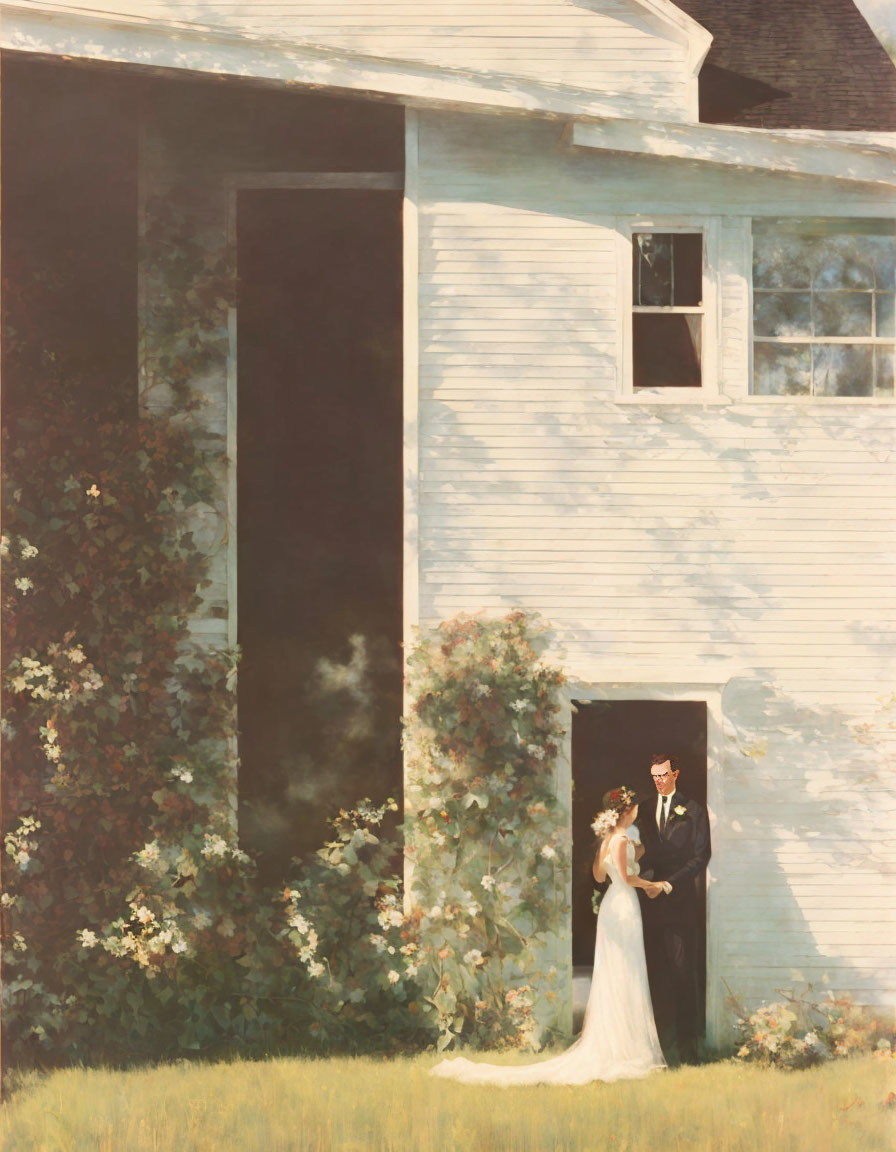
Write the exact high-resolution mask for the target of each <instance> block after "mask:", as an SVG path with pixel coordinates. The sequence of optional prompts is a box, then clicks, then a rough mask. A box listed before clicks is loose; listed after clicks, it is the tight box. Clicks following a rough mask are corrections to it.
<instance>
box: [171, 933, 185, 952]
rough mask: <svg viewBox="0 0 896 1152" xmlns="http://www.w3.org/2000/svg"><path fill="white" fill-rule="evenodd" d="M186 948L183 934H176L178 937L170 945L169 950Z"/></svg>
mask: <svg viewBox="0 0 896 1152" xmlns="http://www.w3.org/2000/svg"><path fill="white" fill-rule="evenodd" d="M186 950H187V942H186V940H184V938H183V936H178V938H177V939H176V940H175V941H174V943H173V944H172V945H171V951H172V952H186Z"/></svg>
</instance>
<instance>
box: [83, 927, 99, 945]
mask: <svg viewBox="0 0 896 1152" xmlns="http://www.w3.org/2000/svg"><path fill="white" fill-rule="evenodd" d="M78 940H79V941H80V943H81V947H82V948H95V947H96V945H97V944H98V943H99V941H98V940H97V936H96V933H95V932H91V930H90V929H89V928H82V929H81V931H80V932H79V933H78Z"/></svg>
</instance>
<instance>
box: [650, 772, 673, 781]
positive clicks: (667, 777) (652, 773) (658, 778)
mask: <svg viewBox="0 0 896 1152" xmlns="http://www.w3.org/2000/svg"><path fill="white" fill-rule="evenodd" d="M650 775H651V778H652V779H654V780H668V779H669V777H670V776H671V775H672V773H671V772H664V773H663V774H662V776H657V775H656V774H655V773H654V772H651V773H650Z"/></svg>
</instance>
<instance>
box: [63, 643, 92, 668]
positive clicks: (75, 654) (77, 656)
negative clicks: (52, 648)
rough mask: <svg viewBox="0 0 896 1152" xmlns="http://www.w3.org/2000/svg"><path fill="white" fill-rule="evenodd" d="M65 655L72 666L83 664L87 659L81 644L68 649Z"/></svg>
mask: <svg viewBox="0 0 896 1152" xmlns="http://www.w3.org/2000/svg"><path fill="white" fill-rule="evenodd" d="M65 654H66V656H67V657H68V658H69V660H71V662H72V664H83V663H84V661H85V660H86V659H87V657H86V656H85V655H84V650H83V649H82V647H81V645H80V644H76V645H75V646H74V647H73V648H66V650H65Z"/></svg>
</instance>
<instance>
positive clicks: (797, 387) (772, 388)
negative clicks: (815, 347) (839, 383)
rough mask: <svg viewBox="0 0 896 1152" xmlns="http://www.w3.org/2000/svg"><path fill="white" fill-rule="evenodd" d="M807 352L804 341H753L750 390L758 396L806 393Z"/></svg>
mask: <svg viewBox="0 0 896 1152" xmlns="http://www.w3.org/2000/svg"><path fill="white" fill-rule="evenodd" d="M811 354H812V352H811V347H810V346H809V345H808V344H756V345H755V346H754V349H753V391H754V392H755V393H757V394H758V395H760V396H802V395H808V394H809V390H810V389H809V378H810V368H811Z"/></svg>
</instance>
